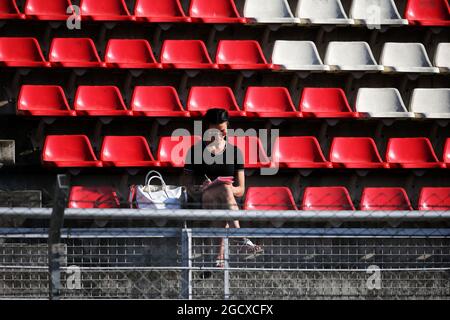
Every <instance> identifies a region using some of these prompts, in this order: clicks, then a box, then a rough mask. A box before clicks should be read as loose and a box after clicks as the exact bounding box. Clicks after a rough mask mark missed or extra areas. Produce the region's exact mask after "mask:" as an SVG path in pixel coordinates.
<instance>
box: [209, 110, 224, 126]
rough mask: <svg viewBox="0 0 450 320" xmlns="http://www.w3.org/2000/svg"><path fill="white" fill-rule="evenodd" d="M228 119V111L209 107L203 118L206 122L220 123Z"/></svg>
mask: <svg viewBox="0 0 450 320" xmlns="http://www.w3.org/2000/svg"><path fill="white" fill-rule="evenodd" d="M228 119H229V116H228V111H227V110H225V109H221V108H212V109H209V110H208V111H207V112H206V114H205V120H206V122H207V123H208V124H221V123H224V122H227V121H228Z"/></svg>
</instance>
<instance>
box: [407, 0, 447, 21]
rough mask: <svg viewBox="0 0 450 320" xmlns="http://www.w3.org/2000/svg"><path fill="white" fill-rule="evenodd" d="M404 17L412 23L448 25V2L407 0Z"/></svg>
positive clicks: (440, 0) (443, 0) (439, 0)
mask: <svg viewBox="0 0 450 320" xmlns="http://www.w3.org/2000/svg"><path fill="white" fill-rule="evenodd" d="M405 17H406V18H407V19H408V20H409V22H410V23H413V24H420V25H429V26H448V25H450V9H449V4H448V2H447V1H446V0H427V1H423V0H408V2H407V5H406V11H405Z"/></svg>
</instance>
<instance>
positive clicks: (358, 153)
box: [330, 137, 385, 168]
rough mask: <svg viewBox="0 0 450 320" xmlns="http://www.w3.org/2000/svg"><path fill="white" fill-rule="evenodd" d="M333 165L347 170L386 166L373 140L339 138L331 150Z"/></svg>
mask: <svg viewBox="0 0 450 320" xmlns="http://www.w3.org/2000/svg"><path fill="white" fill-rule="evenodd" d="M330 161H331V162H333V165H342V166H344V167H347V168H383V167H384V166H385V165H384V163H383V161H382V160H381V157H380V154H379V153H378V149H377V146H376V145H375V142H374V141H373V139H372V138H366V137H362V138H361V137H357V138H353V137H337V138H334V139H333V142H332V144H331V148H330Z"/></svg>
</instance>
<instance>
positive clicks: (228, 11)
mask: <svg viewBox="0 0 450 320" xmlns="http://www.w3.org/2000/svg"><path fill="white" fill-rule="evenodd" d="M189 16H190V17H192V18H202V19H206V22H208V19H211V22H216V23H220V22H227V19H230V18H234V19H237V18H240V15H239V12H238V10H237V8H236V5H235V3H234V0H215V1H210V0H191V5H190V9H189ZM236 21H237V20H236Z"/></svg>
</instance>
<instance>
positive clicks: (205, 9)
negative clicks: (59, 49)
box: [0, 0, 450, 26]
mask: <svg viewBox="0 0 450 320" xmlns="http://www.w3.org/2000/svg"><path fill="white" fill-rule="evenodd" d="M354 1H357V0H354ZM80 7H81V19H82V20H96V21H144V22H157V23H176V22H185V23H186V22H195V23H199V22H200V23H247V22H249V20H247V19H246V18H245V17H241V16H240V14H239V12H238V10H237V8H236V5H235V3H234V0H214V1H211V0H191V2H190V8H189V16H186V14H185V13H184V11H183V8H182V6H181V4H180V1H179V0H137V1H136V4H135V7H134V14H133V15H131V14H130V12H129V10H128V8H127V6H126V4H125V1H124V0H81V4H80ZM68 8H70V10H69V11H68V10H67V9H68ZM449 11H450V9H449V5H448V2H447V0H408V3H407V6H406V10H405V17H406V19H408V20H409V23H410V24H418V25H427V26H448V25H449V22H450V21H449V20H450V12H449ZM73 12H75V13H76V11H74V10H73V8H72V3H71V1H70V0H51V1H49V0H27V1H26V3H25V7H24V14H22V13H21V12H20V11H19V9H18V7H17V4H16V0H2V1H1V2H0V19H37V20H67V18H68V16H69V14H72V13H73Z"/></svg>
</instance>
